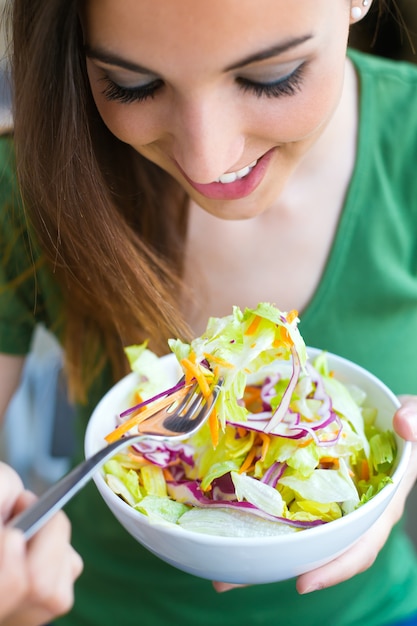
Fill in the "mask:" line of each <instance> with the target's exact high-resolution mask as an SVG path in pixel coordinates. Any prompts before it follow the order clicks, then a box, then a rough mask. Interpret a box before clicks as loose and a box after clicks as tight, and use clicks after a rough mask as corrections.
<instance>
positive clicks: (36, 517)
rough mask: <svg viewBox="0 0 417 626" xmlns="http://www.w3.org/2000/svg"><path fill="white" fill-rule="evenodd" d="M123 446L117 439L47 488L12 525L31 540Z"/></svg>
mask: <svg viewBox="0 0 417 626" xmlns="http://www.w3.org/2000/svg"><path fill="white" fill-rule="evenodd" d="M124 445H126V443H125V444H124ZM121 447H122V446H121V442H120V441H115V442H114V443H112V444H109V445H107V446H106V447H105V448H103V449H101V450H99V451H98V452H96V453H95V454H93V456H91V457H89V458H88V459H86V460H85V461H83V462H82V463H80V464H79V465H77V466H76V467H74V469H73V470H71V471H70V472H69V473H68V474H67V475H66V476H64V477H63V478H61V479H60V480H59V481H58V482H57V483H55V484H54V485H52V487H50V488H49V489H48V490H47V491H45V493H44V494H43V495H42V496H40V498H39V500H37V501H36V502H35V503H34V504H33V505H32V506H30V507H28V508H27V509H25V510H24V511H22V513H19V515H16V517H14V518H13V519H12V520H10V522H9V524H8V525H9V526H11V527H14V528H18V529H19V530H21V531H22V532H23V534H24V536H25V538H26V539H27V540H29V539H30V538H31V537H32V536H33V535H34V534H35V533H36V531H37V530H39V529H40V528H41V527H42V526H43V525H44V524H46V522H47V521H48V520H49V519H50V518H51V517H52V516H53V515H54V513H56V512H57V511H59V510H60V509H62V507H64V506H65V505H66V503H67V502H69V500H71V498H73V497H74V496H75V495H76V494H77V493H78V492H79V491H80V490H81V489H82V488H83V487H84V486H85V485H86V484H87V483H88V481H89V480H90V479H91V478H92V476H93V475H94V473H95V472H96V470H97V468H98V467H99V466H100V465H102V464H103V463H104V462H105V461H106V460H107V459H108V458H110V457H111V456H112V455H113V454H114V452H115V451H116V450H117V449H118V448H121Z"/></svg>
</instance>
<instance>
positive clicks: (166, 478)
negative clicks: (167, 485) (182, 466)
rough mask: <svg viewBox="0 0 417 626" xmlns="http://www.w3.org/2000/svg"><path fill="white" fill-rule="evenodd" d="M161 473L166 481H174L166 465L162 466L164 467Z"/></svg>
mask: <svg viewBox="0 0 417 626" xmlns="http://www.w3.org/2000/svg"><path fill="white" fill-rule="evenodd" d="M162 473H163V475H164V478H165V480H166V481H167V482H170V481H171V482H174V477H173V475H172V474H171V472H170V471H169V468H168V467H164V468H163V469H162Z"/></svg>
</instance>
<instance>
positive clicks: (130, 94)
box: [102, 77, 164, 104]
mask: <svg viewBox="0 0 417 626" xmlns="http://www.w3.org/2000/svg"><path fill="white" fill-rule="evenodd" d="M103 81H104V83H105V88H104V89H103V92H102V93H103V95H104V97H105V98H106V99H107V100H111V101H116V102H121V103H122V104H131V103H132V102H145V101H146V100H149V99H152V98H154V97H155V95H156V92H157V91H158V90H159V89H161V87H162V86H163V84H164V83H163V81H162V80H160V79H157V80H153V81H152V82H150V83H147V84H146V85H141V86H140V87H122V86H121V85H118V84H117V83H115V82H114V81H112V80H110V78H108V77H105V78H103Z"/></svg>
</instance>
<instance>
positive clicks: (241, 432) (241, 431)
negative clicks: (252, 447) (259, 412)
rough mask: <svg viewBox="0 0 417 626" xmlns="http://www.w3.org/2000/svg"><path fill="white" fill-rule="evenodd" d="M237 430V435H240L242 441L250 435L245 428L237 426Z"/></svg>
mask: <svg viewBox="0 0 417 626" xmlns="http://www.w3.org/2000/svg"><path fill="white" fill-rule="evenodd" d="M236 430H237V434H238V435H239V437H242V439H243V437H246V435H247V434H248V431H247V430H246V428H244V427H243V426H237V427H236Z"/></svg>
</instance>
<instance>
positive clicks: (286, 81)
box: [236, 63, 304, 98]
mask: <svg viewBox="0 0 417 626" xmlns="http://www.w3.org/2000/svg"><path fill="white" fill-rule="evenodd" d="M303 76H304V63H303V64H301V65H299V66H298V67H297V68H296V69H295V70H294V71H293V72H292V73H291V74H288V75H287V76H284V77H283V78H280V79H279V80H276V81H273V82H271V83H260V82H255V81H252V80H249V79H248V78H243V77H239V78H237V79H236V80H237V83H238V85H239V87H240V88H241V89H242V90H243V91H244V92H250V93H253V94H255V96H257V97H258V98H261V97H266V98H280V97H282V96H294V95H295V94H296V93H297V92H298V91H300V89H301V86H302V83H303Z"/></svg>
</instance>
